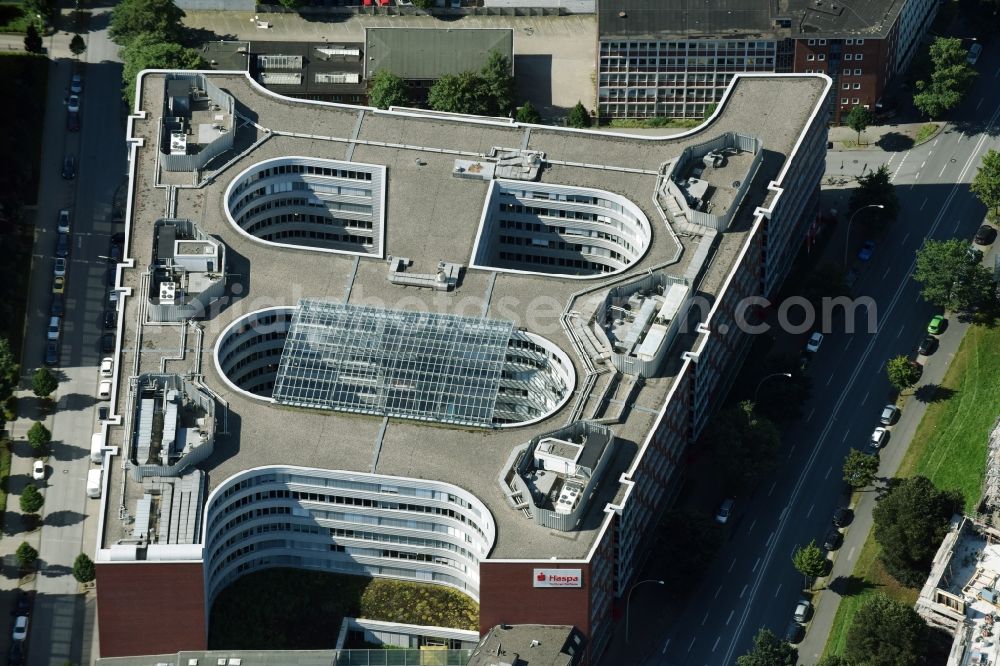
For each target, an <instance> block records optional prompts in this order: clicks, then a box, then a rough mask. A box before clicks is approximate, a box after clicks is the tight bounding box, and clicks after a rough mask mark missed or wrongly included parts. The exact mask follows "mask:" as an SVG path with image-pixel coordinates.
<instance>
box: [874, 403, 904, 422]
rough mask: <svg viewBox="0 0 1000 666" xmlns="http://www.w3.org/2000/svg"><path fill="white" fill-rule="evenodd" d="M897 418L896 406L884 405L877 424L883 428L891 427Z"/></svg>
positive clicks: (897, 408)
mask: <svg viewBox="0 0 1000 666" xmlns="http://www.w3.org/2000/svg"><path fill="white" fill-rule="evenodd" d="M898 418H899V407H897V406H896V405H886V406H885V407H883V408H882V415H881V416H880V417H879V419H878V422H879V423H881V424H882V425H884V426H889V425H892V424H893V423H895V422H896V420H897V419H898Z"/></svg>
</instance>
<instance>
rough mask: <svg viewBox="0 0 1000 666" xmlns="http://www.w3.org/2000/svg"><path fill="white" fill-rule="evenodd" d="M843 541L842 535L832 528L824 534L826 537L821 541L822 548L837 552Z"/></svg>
mask: <svg viewBox="0 0 1000 666" xmlns="http://www.w3.org/2000/svg"><path fill="white" fill-rule="evenodd" d="M843 541H844V535H843V534H841V533H840V530H838V529H837V528H835V527H834V528H832V529H831V530H830V531H829V532H827V533H826V537H824V539H823V547H824V548H826V549H827V550H837V549H838V548H840V544H841V543H843Z"/></svg>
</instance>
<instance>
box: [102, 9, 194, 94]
mask: <svg viewBox="0 0 1000 666" xmlns="http://www.w3.org/2000/svg"><path fill="white" fill-rule="evenodd" d="M118 6H119V7H121V5H118ZM122 61H123V62H124V63H125V67H124V69H123V72H122V79H123V80H124V82H125V89H124V95H125V99H126V100H127V101H128V103H129V105H130V106H134V102H135V80H136V76H138V74H139V72H141V71H142V70H144V69H200V68H202V67H204V66H205V61H204V60H202V58H201V56H200V55H199V54H198V52H197V51H195V50H194V49H187V48H184V47H183V46H181V45H179V44H171V43H166V42H162V41H161V40H159V39H158V38H157V37H156V36H155V35H152V34H147V35H140V36H138V37H136V38H135V39H133V40H132V41H131V42H129V44H128V46H126V47H125V48H124V49H122Z"/></svg>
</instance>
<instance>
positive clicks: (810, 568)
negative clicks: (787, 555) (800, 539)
mask: <svg viewBox="0 0 1000 666" xmlns="http://www.w3.org/2000/svg"><path fill="white" fill-rule="evenodd" d="M792 564H793V565H795V570H796V571H798V572H799V573H800V574H802V577H803V578H805V579H806V581H807V584H808V580H809V579H810V578H819V577H820V576H822V575H823V574H825V573H826V555H824V554H823V551H822V550H820V547H819V546H817V545H816V541H815V539H814V540H812V541H810V542H809V543H808V544H806V545H805V546H799V547H798V548H796V549H795V552H794V553H792Z"/></svg>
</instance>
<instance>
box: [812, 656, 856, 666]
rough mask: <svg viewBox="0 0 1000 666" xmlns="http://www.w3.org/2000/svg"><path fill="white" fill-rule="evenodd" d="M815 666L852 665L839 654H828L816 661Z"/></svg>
mask: <svg viewBox="0 0 1000 666" xmlns="http://www.w3.org/2000/svg"><path fill="white" fill-rule="evenodd" d="M816 666H853V664H852V663H851V662H849V661H848V660H847V659H846V658H844V657H842V656H840V655H839V654H828V655H826V656H825V657H823V658H822V659H820V660H819V661H817V662H816Z"/></svg>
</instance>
